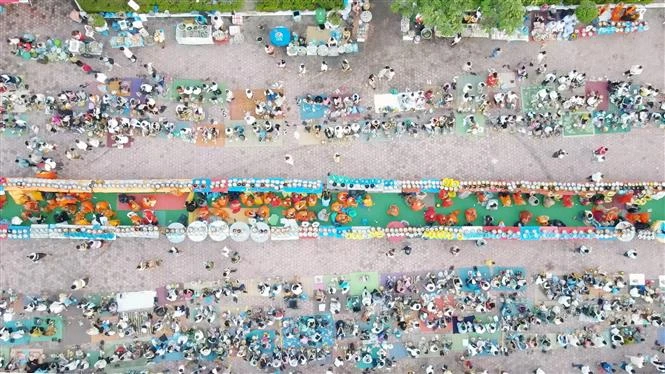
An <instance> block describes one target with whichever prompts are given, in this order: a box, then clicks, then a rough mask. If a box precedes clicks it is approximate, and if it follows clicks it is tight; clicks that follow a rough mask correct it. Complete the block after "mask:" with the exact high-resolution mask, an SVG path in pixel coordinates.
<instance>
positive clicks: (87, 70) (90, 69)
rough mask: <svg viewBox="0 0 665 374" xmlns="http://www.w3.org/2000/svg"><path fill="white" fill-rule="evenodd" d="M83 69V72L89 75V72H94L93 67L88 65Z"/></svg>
mask: <svg viewBox="0 0 665 374" xmlns="http://www.w3.org/2000/svg"><path fill="white" fill-rule="evenodd" d="M81 69H83V71H85V72H86V73H89V72H91V71H92V67H91V66H90V65H88V64H83V66H81Z"/></svg>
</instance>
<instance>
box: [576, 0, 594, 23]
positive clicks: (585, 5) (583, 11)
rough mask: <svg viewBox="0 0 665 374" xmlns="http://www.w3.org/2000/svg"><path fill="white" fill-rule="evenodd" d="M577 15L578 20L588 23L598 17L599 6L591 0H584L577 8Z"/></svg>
mask: <svg viewBox="0 0 665 374" xmlns="http://www.w3.org/2000/svg"><path fill="white" fill-rule="evenodd" d="M575 15H576V16H577V20H578V21H580V22H582V23H583V24H585V25H588V24H590V23H591V22H593V20H595V19H596V18H598V7H597V6H596V4H594V3H593V2H592V1H590V0H582V2H581V3H580V5H579V6H578V7H577V9H576V10H575Z"/></svg>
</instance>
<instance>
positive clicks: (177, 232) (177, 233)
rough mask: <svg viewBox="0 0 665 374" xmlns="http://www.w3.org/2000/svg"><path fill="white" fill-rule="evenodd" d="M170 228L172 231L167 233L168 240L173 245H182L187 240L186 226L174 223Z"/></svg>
mask: <svg viewBox="0 0 665 374" xmlns="http://www.w3.org/2000/svg"><path fill="white" fill-rule="evenodd" d="M168 228H169V229H170V230H172V231H169V232H167V233H166V238H167V239H168V240H169V241H170V242H171V243H174V244H177V243H182V242H183V241H184V240H185V225H183V224H182V223H180V222H173V223H171V224H170V225H169V226H168Z"/></svg>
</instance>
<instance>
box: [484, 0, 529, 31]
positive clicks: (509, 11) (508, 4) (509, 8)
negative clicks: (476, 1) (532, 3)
mask: <svg viewBox="0 0 665 374" xmlns="http://www.w3.org/2000/svg"><path fill="white" fill-rule="evenodd" d="M480 4H481V5H480V8H481V10H482V14H483V16H482V19H481V23H482V24H483V26H484V27H485V29H487V30H491V29H494V28H496V29H499V30H503V31H505V32H507V33H512V32H514V31H515V30H518V29H519V28H520V27H522V25H524V12H525V9H524V6H523V5H522V1H521V0H482V1H481V3H480Z"/></svg>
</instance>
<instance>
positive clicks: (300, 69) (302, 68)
mask: <svg viewBox="0 0 665 374" xmlns="http://www.w3.org/2000/svg"><path fill="white" fill-rule="evenodd" d="M306 73H307V67H305V64H300V66H298V75H299V76H301V77H302V76H303V75H305V74H306Z"/></svg>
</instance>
